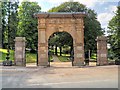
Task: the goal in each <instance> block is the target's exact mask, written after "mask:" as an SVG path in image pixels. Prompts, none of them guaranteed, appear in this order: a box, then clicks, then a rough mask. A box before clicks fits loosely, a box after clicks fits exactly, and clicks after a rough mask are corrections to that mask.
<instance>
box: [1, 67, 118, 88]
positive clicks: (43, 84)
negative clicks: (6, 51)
mask: <svg viewBox="0 0 120 90" xmlns="http://www.w3.org/2000/svg"><path fill="white" fill-rule="evenodd" d="M0 71H2V73H0V77H2V79H1V78H0V80H2V88H118V66H116V65H111V66H96V67H83V68H77V67H50V68H44V67H27V68H26V67H15V66H12V67H2V66H1V69H0Z"/></svg>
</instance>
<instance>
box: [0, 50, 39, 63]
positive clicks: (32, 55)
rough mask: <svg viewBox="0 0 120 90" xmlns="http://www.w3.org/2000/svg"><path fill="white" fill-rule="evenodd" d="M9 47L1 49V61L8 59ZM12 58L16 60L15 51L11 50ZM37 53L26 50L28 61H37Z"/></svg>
mask: <svg viewBox="0 0 120 90" xmlns="http://www.w3.org/2000/svg"><path fill="white" fill-rule="evenodd" d="M6 54H7V49H0V62H2V61H4V60H6ZM10 60H12V61H14V51H13V50H10ZM36 60H37V54H36V53H29V52H26V63H36Z"/></svg>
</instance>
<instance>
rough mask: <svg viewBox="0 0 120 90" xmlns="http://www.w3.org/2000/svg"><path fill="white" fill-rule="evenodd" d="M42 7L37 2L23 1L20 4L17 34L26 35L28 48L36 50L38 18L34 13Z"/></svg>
mask: <svg viewBox="0 0 120 90" xmlns="http://www.w3.org/2000/svg"><path fill="white" fill-rule="evenodd" d="M40 10H41V7H40V6H39V5H38V3H37V2H29V1H26V2H22V3H21V5H20V6H19V12H18V13H19V14H18V18H19V23H18V31H17V36H23V37H26V41H27V45H26V46H27V48H30V49H31V50H35V49H36V48H37V41H38V40H37V36H38V31H37V18H35V17H34V14H35V13H37V12H40Z"/></svg>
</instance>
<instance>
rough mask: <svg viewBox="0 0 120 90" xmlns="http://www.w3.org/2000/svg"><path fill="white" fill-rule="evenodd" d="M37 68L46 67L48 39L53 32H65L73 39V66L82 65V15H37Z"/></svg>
mask: <svg viewBox="0 0 120 90" xmlns="http://www.w3.org/2000/svg"><path fill="white" fill-rule="evenodd" d="M35 16H36V17H37V18H38V66H47V65H48V39H49V37H50V36H51V35H52V34H53V33H55V32H67V33H69V34H70V35H71V36H72V38H73V48H74V62H73V64H74V66H82V65H84V16H85V14H83V13H38V14H35Z"/></svg>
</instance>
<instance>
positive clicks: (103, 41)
mask: <svg viewBox="0 0 120 90" xmlns="http://www.w3.org/2000/svg"><path fill="white" fill-rule="evenodd" d="M97 65H108V60H107V38H106V37H105V36H99V37H97Z"/></svg>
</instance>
